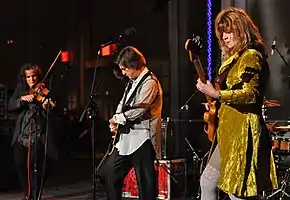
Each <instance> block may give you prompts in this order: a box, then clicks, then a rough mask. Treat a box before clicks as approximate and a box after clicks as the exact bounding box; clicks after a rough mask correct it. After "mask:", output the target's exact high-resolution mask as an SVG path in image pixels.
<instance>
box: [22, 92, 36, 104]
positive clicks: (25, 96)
mask: <svg viewBox="0 0 290 200" xmlns="http://www.w3.org/2000/svg"><path fill="white" fill-rule="evenodd" d="M33 100H34V95H33V94H28V95H24V96H21V97H20V101H27V102H29V103H30V102H32V101H33Z"/></svg>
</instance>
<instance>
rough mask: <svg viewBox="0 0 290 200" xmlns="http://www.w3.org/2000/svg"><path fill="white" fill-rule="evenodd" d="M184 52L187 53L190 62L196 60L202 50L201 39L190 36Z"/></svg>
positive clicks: (196, 36)
mask: <svg viewBox="0 0 290 200" xmlns="http://www.w3.org/2000/svg"><path fill="white" fill-rule="evenodd" d="M185 50H187V51H188V52H189V57H190V60H191V61H193V59H196V58H198V56H199V55H200V52H201V50H202V38H201V37H200V36H198V35H194V34H193V35H192V38H190V39H187V40H186V42H185Z"/></svg>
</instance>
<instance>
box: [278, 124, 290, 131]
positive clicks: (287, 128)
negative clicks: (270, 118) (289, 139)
mask: <svg viewBox="0 0 290 200" xmlns="http://www.w3.org/2000/svg"><path fill="white" fill-rule="evenodd" d="M274 129H276V130H280V131H288V130H290V125H287V126H276V127H274Z"/></svg>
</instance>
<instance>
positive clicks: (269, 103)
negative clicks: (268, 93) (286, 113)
mask: <svg viewBox="0 0 290 200" xmlns="http://www.w3.org/2000/svg"><path fill="white" fill-rule="evenodd" d="M264 106H266V107H279V106H281V103H280V102H279V101H277V100H266V101H264Z"/></svg>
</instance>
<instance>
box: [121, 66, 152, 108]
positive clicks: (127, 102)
mask: <svg viewBox="0 0 290 200" xmlns="http://www.w3.org/2000/svg"><path fill="white" fill-rule="evenodd" d="M150 75H152V72H151V71H148V72H147V73H146V74H145V75H144V76H143V77H142V78H141V80H140V81H139V82H138V84H137V86H136V87H135V88H134V91H133V92H132V94H131V95H130V97H129V99H128V100H127V101H126V99H127V94H128V92H129V90H130V89H128V87H129V86H128V87H127V90H126V92H127V94H125V95H126V96H125V98H124V101H123V102H126V103H124V104H123V108H122V112H124V108H125V107H126V106H129V104H130V103H131V102H132V100H133V98H134V97H135V96H136V93H137V90H138V88H139V87H140V85H141V84H142V83H143V82H144V80H145V79H146V78H147V77H148V76H150ZM128 84H130V82H129V83H128ZM131 87H132V82H131Z"/></svg>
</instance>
